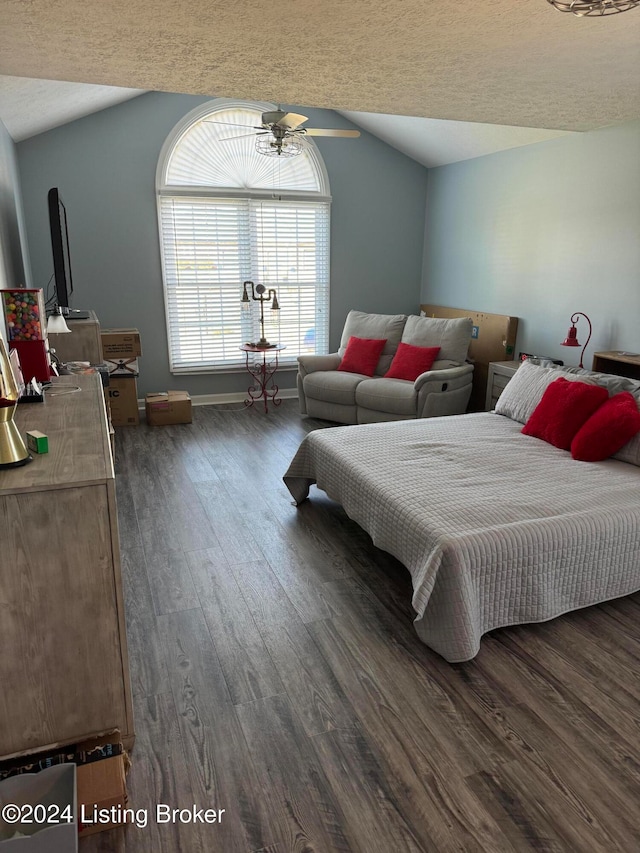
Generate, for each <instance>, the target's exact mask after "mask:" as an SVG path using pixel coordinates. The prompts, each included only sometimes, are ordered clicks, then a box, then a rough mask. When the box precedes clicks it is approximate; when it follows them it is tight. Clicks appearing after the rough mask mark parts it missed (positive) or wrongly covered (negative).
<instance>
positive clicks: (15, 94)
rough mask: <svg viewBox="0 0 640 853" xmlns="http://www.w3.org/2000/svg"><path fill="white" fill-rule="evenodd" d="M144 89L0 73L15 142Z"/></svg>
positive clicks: (3, 116) (5, 115) (1, 110)
mask: <svg viewBox="0 0 640 853" xmlns="http://www.w3.org/2000/svg"><path fill="white" fill-rule="evenodd" d="M143 91H144V90H142V89H120V88H116V87H113V86H93V85H91V84H89V83H62V82H60V81H58V80H29V79H27V78H26V77H1V76H0V120H1V121H2V123H3V124H4V126H5V127H6V128H7V130H8V131H9V133H10V135H11V137H12V139H13V140H14V141H15V142H20V141H21V140H22V139H27V138H28V137H29V136H34V135H35V134H36V133H43V132H44V131H45V130H51V128H52V127H59V126H60V125H61V124H66V123H67V122H69V121H74V120H75V119H77V118H81V117H82V116H86V115H89V114H90V113H93V112H96V110H103V109H106V107H111V106H113V105H114V104H120V103H122V101H128V100H129V99H130V98H135V97H137V96H138V95H141V94H142V92H143Z"/></svg>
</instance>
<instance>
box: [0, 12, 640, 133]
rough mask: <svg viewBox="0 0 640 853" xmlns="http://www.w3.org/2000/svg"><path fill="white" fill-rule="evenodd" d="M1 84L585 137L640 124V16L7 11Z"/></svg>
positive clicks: (2, 15)
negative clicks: (33, 80) (51, 83)
mask: <svg viewBox="0 0 640 853" xmlns="http://www.w3.org/2000/svg"><path fill="white" fill-rule="evenodd" d="M0 19H1V20H2V26H1V27H0V73H1V74H6V75H13V76H19V77H38V78H45V79H47V78H48V79H56V80H68V81H76V82H85V83H98V84H102V85H105V84H106V85H113V86H122V87H133V88H137V89H152V90H158V91H171V92H186V93H192V94H202V95H217V96H228V97H235V98H253V99H261V100H271V101H275V102H282V103H291V104H307V105H309V106H315V107H328V108H336V109H345V110H358V111H368V112H380V113H392V114H397V115H407V116H427V117H432V118H439V119H454V120H460V121H472V122H483V123H490V124H503V125H519V126H529V127H538V128H557V129H566V130H587V129H591V128H595V127H600V126H603V125H608V124H614V123H618V122H623V121H628V120H631V119H635V118H638V117H640V83H639V80H640V77H639V75H638V69H639V68H640V9H635V10H632V11H630V12H627V13H625V14H622V15H613V16H609V17H605V18H587V19H584V18H576V17H574V16H573V15H568V14H562V13H560V12H558V11H556V10H555V9H553V8H552V7H551V6H550V5H549V4H548V3H546V2H545V0H526V2H525V0H456V2H455V3H449V2H447V0H440V2H434V1H433V0H380V1H379V2H375V3H372V2H371V0H349V2H345V1H344V0H313V1H312V0H272V2H270V3H265V2H264V0H234V2H232V3H229V2H228V0H227V2H224V3H222V2H219V0H182V2H180V3H176V2H175V0H153V2H152V0H137V2H131V0H113V2H109V3H87V2H86V0H65V2H53V3H52V2H51V0H0Z"/></svg>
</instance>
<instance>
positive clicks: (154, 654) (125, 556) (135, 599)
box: [120, 542, 169, 697]
mask: <svg viewBox="0 0 640 853" xmlns="http://www.w3.org/2000/svg"><path fill="white" fill-rule="evenodd" d="M120 557H121V562H122V578H123V587H124V598H125V602H126V606H125V616H126V621H127V643H128V648H129V671H130V673H131V691H132V694H133V696H134V697H136V696H152V695H153V694H155V693H165V692H166V691H167V690H168V689H169V688H168V681H167V667H166V664H165V659H164V654H163V652H162V645H161V643H160V635H159V634H158V624H157V621H156V613H155V610H154V606H153V598H152V596H151V589H150V586H149V579H148V577H147V566H146V560H145V556H144V552H143V550H142V547H141V546H140V545H137V546H136V545H133V546H131V545H129V544H125V543H124V542H123V545H122V550H121V554H120Z"/></svg>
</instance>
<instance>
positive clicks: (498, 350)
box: [420, 305, 518, 412]
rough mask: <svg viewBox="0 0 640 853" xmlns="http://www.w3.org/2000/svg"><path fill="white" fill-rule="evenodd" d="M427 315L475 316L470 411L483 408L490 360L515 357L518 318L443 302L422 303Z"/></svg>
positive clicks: (470, 355) (509, 359) (471, 347)
mask: <svg viewBox="0 0 640 853" xmlns="http://www.w3.org/2000/svg"><path fill="white" fill-rule="evenodd" d="M420 310H421V311H423V312H424V314H425V315H426V316H427V317H443V318H445V319H455V318H457V317H471V319H472V320H473V337H472V339H471V344H470V346H469V356H468V358H469V361H471V362H473V365H474V367H473V389H472V391H471V400H470V402H469V411H470V412H481V411H482V410H483V409H484V406H485V399H486V394H487V376H488V373H489V362H490V361H511V360H513V359H515V346H516V334H517V332H518V318H517V317H509V316H508V315H507V314H487V313H486V312H484V311H465V310H463V309H461V308H444V307H443V306H442V305H421V306H420Z"/></svg>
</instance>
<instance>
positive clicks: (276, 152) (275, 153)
mask: <svg viewBox="0 0 640 853" xmlns="http://www.w3.org/2000/svg"><path fill="white" fill-rule="evenodd" d="M303 150H304V144H303V143H302V142H301V141H300V139H298V138H296V137H293V136H286V137H284V138H283V139H278V138H276V137H274V136H273V135H272V134H271V133H269V134H265V135H264V136H259V137H258V138H257V139H256V151H257V152H258V154H264V156H265V157H296V156H297V155H298V154H302V152H303Z"/></svg>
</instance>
